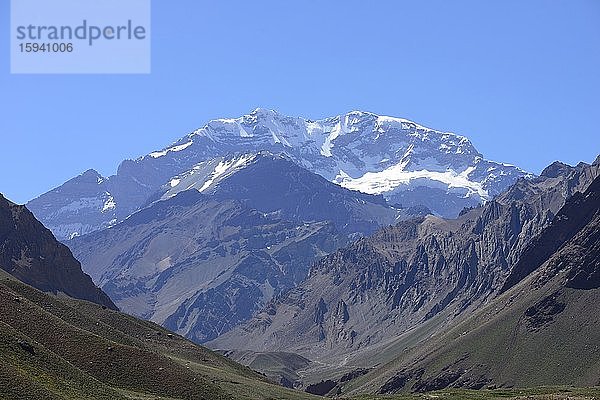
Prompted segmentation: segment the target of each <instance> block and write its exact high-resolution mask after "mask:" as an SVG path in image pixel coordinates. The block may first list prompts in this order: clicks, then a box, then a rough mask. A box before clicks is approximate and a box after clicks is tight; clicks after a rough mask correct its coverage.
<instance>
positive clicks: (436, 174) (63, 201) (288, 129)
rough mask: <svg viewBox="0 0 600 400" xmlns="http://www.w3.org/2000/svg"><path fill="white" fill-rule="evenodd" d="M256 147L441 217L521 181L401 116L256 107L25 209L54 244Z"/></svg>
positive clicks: (512, 170)
mask: <svg viewBox="0 0 600 400" xmlns="http://www.w3.org/2000/svg"><path fill="white" fill-rule="evenodd" d="M263 150H266V151H270V152H272V153H285V154H286V155H287V156H288V157H290V158H291V159H292V160H293V161H294V162H296V163H297V164H298V165H300V166H302V167H304V168H306V169H308V170H309V171H312V172H314V173H317V174H319V175H321V176H323V177H324V178H325V179H327V180H329V181H332V182H335V183H338V184H339V185H341V186H344V187H347V188H349V189H354V190H361V191H363V192H366V193H370V194H382V195H384V196H385V197H386V198H387V199H388V200H389V201H390V202H392V203H399V204H401V205H402V206H404V207H407V208H408V207H411V206H422V205H424V206H426V207H429V208H430V209H431V210H432V211H434V212H436V213H438V214H439V215H442V216H456V215H457V214H458V213H459V211H460V210H462V209H463V208H464V207H465V206H475V205H477V204H479V203H480V202H481V201H482V200H484V199H490V198H492V197H493V196H495V195H496V194H498V193H500V192H501V191H502V190H504V189H505V188H506V187H508V186H509V185H510V184H512V183H513V182H514V181H515V180H516V179H518V178H519V177H523V176H528V174H526V173H525V172H524V171H522V170H520V169H519V168H517V167H514V166H510V165H505V164H502V163H496V162H493V161H488V160H485V159H484V158H483V156H482V155H481V154H480V153H478V152H477V150H476V149H475V148H474V146H473V145H472V144H471V142H470V141H469V140H468V139H467V138H465V137H463V136H458V135H454V134H452V133H445V132H440V131H436V130H433V129H429V128H426V127H423V126H421V125H419V124H416V123H414V122H411V121H408V120H405V119H401V118H392V117H385V116H379V115H376V114H373V113H368V112H361V111H353V112H350V113H347V114H343V115H339V116H335V117H331V118H325V119H323V120H319V121H312V120H308V119H303V118H295V117H287V116H283V115H281V114H279V113H277V112H275V111H271V110H264V109H257V110H255V111H253V112H252V113H250V114H248V115H244V116H243V117H240V118H236V119H217V120H213V121H210V122H209V123H208V124H206V125H205V126H204V127H202V128H200V129H198V130H196V131H194V132H192V133H190V134H189V135H187V136H185V137H183V138H182V139H180V140H179V141H177V142H176V143H174V144H173V145H171V146H169V147H166V148H165V149H163V150H161V151H155V152H152V153H150V154H148V155H146V156H143V157H140V158H138V159H136V160H125V161H123V162H122V163H121V165H120V166H119V168H118V171H117V174H116V175H114V176H111V177H108V178H104V177H100V176H99V175H98V174H97V173H96V172H94V171H88V172H86V173H85V174H82V175H81V176H79V177H76V178H73V179H72V180H70V181H69V182H67V183H65V184H64V185H62V186H61V187H59V188H56V189H54V190H52V191H50V192H48V193H46V194H43V195H41V196H39V197H38V198H36V199H34V200H32V201H30V202H29V203H28V206H29V207H30V209H31V210H32V211H33V212H34V214H36V216H37V217H38V218H39V219H40V220H41V221H42V222H43V223H44V224H45V225H46V226H48V227H50V228H51V229H52V231H53V232H54V233H55V234H56V235H57V237H58V238H59V239H61V240H62V239H68V238H70V237H72V236H75V235H82V234H85V233H88V232H91V231H93V230H97V229H102V228H105V227H107V226H111V225H114V223H115V222H118V221H121V220H123V219H124V218H125V217H127V216H128V215H130V214H132V213H133V212H135V211H136V210H139V209H140V207H142V206H143V205H145V204H147V202H148V199H149V198H151V197H152V196H153V195H154V193H155V192H156V191H158V190H159V189H160V188H161V187H162V186H164V185H166V184H168V183H170V182H173V179H176V177H177V176H179V175H181V174H184V173H185V172H186V171H190V170H191V169H192V168H194V166H197V165H198V163H200V162H202V161H207V160H211V159H215V158H217V157H225V156H230V155H232V154H240V153H249V152H259V151H263Z"/></svg>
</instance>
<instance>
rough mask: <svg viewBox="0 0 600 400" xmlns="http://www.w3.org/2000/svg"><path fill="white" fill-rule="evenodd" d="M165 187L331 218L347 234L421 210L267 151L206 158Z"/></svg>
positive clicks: (290, 214) (292, 214)
mask: <svg viewBox="0 0 600 400" xmlns="http://www.w3.org/2000/svg"><path fill="white" fill-rule="evenodd" d="M163 188H164V190H165V193H164V194H163V195H162V197H161V199H168V198H170V197H172V196H174V195H175V194H176V193H179V192H180V191H181V190H190V189H197V190H198V191H200V192H201V193H205V194H209V195H212V196H213V197H214V198H217V199H223V200H224V199H235V200H238V201H240V202H242V203H244V204H245V205H247V206H249V207H251V208H255V209H257V210H260V211H262V212H265V213H273V212H277V213H278V215H279V216H281V217H282V218H285V219H288V220H291V221H298V222H302V221H331V222H332V223H333V225H334V226H335V227H336V229H337V230H339V231H340V232H342V233H344V234H347V235H352V234H361V235H362V234H370V233H373V232H374V231H375V230H377V229H378V228H380V227H381V226H386V225H390V224H392V223H394V222H396V221H397V220H399V219H406V218H407V217H409V216H411V215H414V214H415V213H416V214H418V213H420V210H418V209H401V208H396V207H390V206H389V205H388V204H387V202H386V201H385V199H384V198H383V196H380V195H379V196H376V195H369V194H364V193H360V192H357V191H352V190H348V189H345V188H343V187H340V186H337V185H333V184H331V182H328V181H327V180H326V179H325V178H323V177H321V176H319V175H317V174H314V173H311V172H309V171H308V170H306V169H304V168H301V167H299V166H297V165H296V164H295V163H293V162H292V161H291V160H290V159H289V158H288V157H286V156H284V155H274V154H270V153H267V152H259V153H250V154H243V155H239V156H230V157H219V158H216V159H211V160H209V161H206V162H202V163H200V164H198V165H196V166H194V168H192V169H191V170H190V171H187V172H185V173H184V174H182V175H179V176H177V177H175V178H173V179H172V180H171V181H170V182H169V184H168V185H165V186H163ZM427 211H428V210H423V212H425V213H427Z"/></svg>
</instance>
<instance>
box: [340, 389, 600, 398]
mask: <svg viewBox="0 0 600 400" xmlns="http://www.w3.org/2000/svg"><path fill="white" fill-rule="evenodd" d="M598 398H600V387H593V388H577V387H570V386H543V387H537V388H511V389H492V390H490V389H487V390H486V389H483V390H465V389H444V390H438V391H434V392H427V393H418V394H417V393H414V394H402V395H393V396H371V395H364V396H356V397H352V398H351V399H352V400H384V399H385V400H508V399H515V400H516V399H528V400H563V399H564V400H566V399H581V400H584V399H590V400H591V399H598ZM344 399H346V398H344Z"/></svg>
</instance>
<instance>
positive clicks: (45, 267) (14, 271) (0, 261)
mask: <svg viewBox="0 0 600 400" xmlns="http://www.w3.org/2000/svg"><path fill="white" fill-rule="evenodd" d="M0 268H1V269H2V270H4V271H6V272H8V273H9V274H11V275H13V276H15V277H16V278H18V279H20V280H21V281H23V282H26V283H27V284H29V285H32V286H34V287H36V288H38V289H39V290H42V291H45V292H52V293H55V294H57V293H64V294H66V295H68V296H71V297H75V298H78V299H83V300H89V301H92V302H95V303H98V304H100V305H103V306H105V307H109V308H112V309H116V306H115V305H114V303H113V302H112V301H111V300H110V299H109V297H108V296H107V295H106V294H105V293H104V292H102V290H100V289H98V288H97V287H96V286H95V285H94V283H93V282H92V279H91V278H90V277H89V276H88V275H86V274H84V273H83V271H82V270H81V265H80V264H79V262H78V261H77V260H76V259H75V258H73V255H72V254H71V251H70V250H69V248H68V247H67V246H65V245H64V244H62V243H60V242H58V241H57V240H56V239H55V238H54V236H53V235H52V233H51V232H50V231H49V230H48V229H46V228H45V227H44V226H43V225H42V224H41V223H40V222H39V221H38V220H36V219H35V217H34V216H33V214H32V213H31V212H29V210H28V209H27V208H26V207H24V206H19V205H16V204H14V203H12V202H10V201H8V200H7V199H6V198H4V196H2V195H1V194H0Z"/></svg>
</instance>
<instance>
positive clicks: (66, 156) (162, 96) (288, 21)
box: [0, 0, 600, 203]
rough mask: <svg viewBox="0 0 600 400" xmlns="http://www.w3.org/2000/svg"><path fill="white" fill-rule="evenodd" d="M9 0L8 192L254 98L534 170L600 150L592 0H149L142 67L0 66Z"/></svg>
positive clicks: (0, 22)
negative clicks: (450, 135)
mask: <svg viewBox="0 0 600 400" xmlns="http://www.w3.org/2000/svg"><path fill="white" fill-rule="evenodd" d="M8 3H9V2H8V1H7V0H2V1H1V2H0V29H1V32H4V34H3V35H0V53H1V54H4V55H5V56H3V57H0V106H1V112H0V137H1V138H2V141H1V146H2V147H1V148H2V155H1V157H0V192H2V193H4V194H5V195H6V196H7V197H8V198H10V199H12V200H13V201H17V202H20V203H22V202H26V201H27V200H29V199H31V198H33V197H35V196H37V195H39V194H41V193H43V192H45V191H47V190H49V189H51V188H52V187H55V186H58V185H60V184H61V183H63V182H64V181H65V180H67V179H69V178H71V177H73V176H75V175H77V174H79V173H81V172H83V171H84V170H86V169H88V168H94V169H97V170H98V171H100V172H101V173H102V174H104V175H110V174H113V173H114V172H115V171H116V168H117V166H118V163H119V162H120V161H121V160H123V159H124V158H135V157H137V156H139V155H142V154H146V153H148V152H150V151H152V150H155V149H159V148H162V147H164V146H165V145H167V144H169V143H171V142H173V141H175V140H176V139H177V138H179V137H181V136H183V135H185V134H186V133H188V132H189V131H191V130H193V129H195V128H197V127H200V126H202V125H203V124H204V123H205V122H206V121H208V120H209V119H211V118H219V117H237V116H240V115H242V114H244V113H247V112H249V111H251V110H252V109H254V108H256V107H258V106H260V107H266V108H273V109H276V110H279V111H280V112H282V113H285V114H289V115H300V116H304V117H307V118H312V119H317V118H321V117H325V116H330V115H335V114H340V113H344V112H346V111H350V110H354V109H360V110H365V111H372V112H376V113H380V114H387V115H393V116H398V117H404V118H409V119H412V120H415V121H417V122H419V123H421V124H423V125H426V126H430V127H432V128H436V129H440V130H447V131H452V132H456V133H459V134H463V135H466V136H468V137H469V138H470V139H471V140H472V141H473V143H474V144H475V146H476V147H477V148H478V150H479V151H480V152H482V153H483V154H484V156H486V157H487V158H490V159H493V160H497V161H502V162H509V163H513V164H516V165H518V166H520V167H522V168H525V169H527V170H529V171H532V172H534V173H539V172H540V171H541V169H542V168H543V167H544V166H545V165H547V164H549V163H550V162H552V161H554V160H557V159H559V160H562V161H565V162H568V163H577V162H579V161H581V160H583V161H587V162H591V161H593V159H594V158H595V156H596V155H597V153H599V152H600V129H599V125H600V124H599V123H598V121H597V120H598V117H599V116H600V1H597V0H564V1H552V0H540V1H535V0H528V1H522V0H516V1H507V0H502V1H495V2H491V1H485V2H484V1H479V0H477V1H475V0H474V1H461V0H458V1H447V0H440V1H427V0H419V1H411V2H408V1H399V0H380V1H377V0H374V1H369V2H366V1H364V0H363V1H359V0H343V1H342V0H337V1H333V0H331V1H316V0H287V1H281V0H277V1H275V0H257V1H247V0H244V1H242V0H240V1H211V2H208V1H198V0H177V1H166V0H160V1H159V0H155V1H153V4H152V7H153V9H152V73H151V74H149V75H11V74H10V73H9V70H10V65H9V59H8V56H7V55H8V54H9V36H8V32H9V29H8V26H9V4H8Z"/></svg>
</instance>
